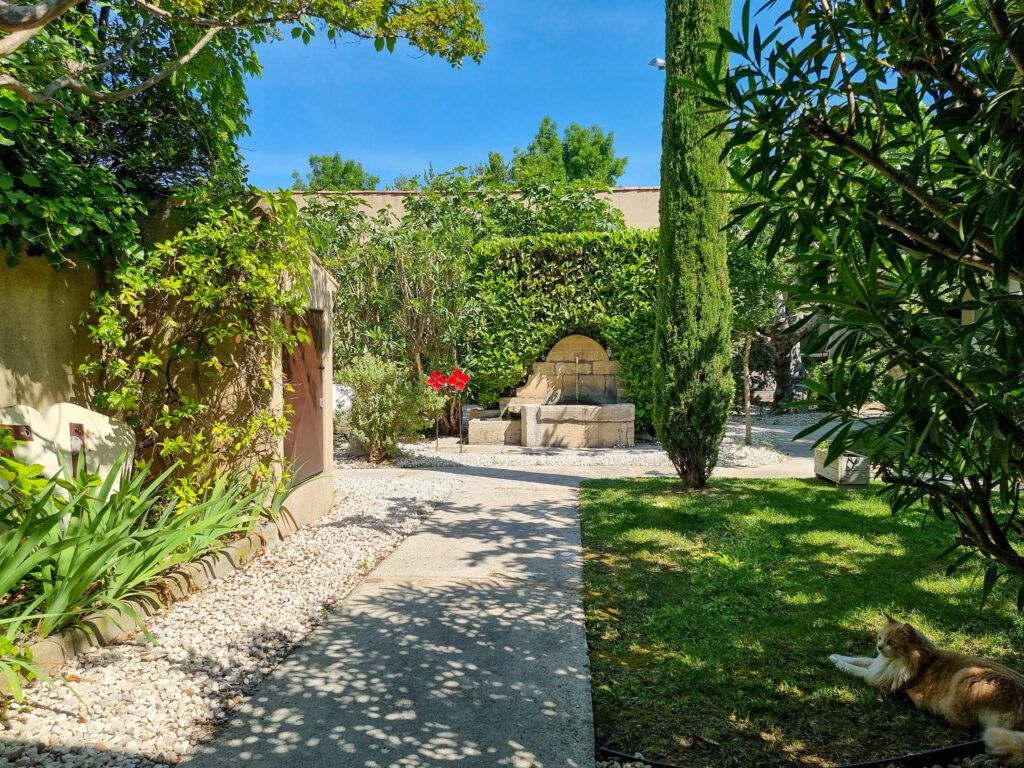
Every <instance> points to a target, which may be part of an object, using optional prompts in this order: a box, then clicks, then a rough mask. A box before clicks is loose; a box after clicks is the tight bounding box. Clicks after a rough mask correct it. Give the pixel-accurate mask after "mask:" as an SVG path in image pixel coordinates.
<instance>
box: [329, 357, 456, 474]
mask: <svg viewBox="0 0 1024 768" xmlns="http://www.w3.org/2000/svg"><path fill="white" fill-rule="evenodd" d="M338 379H339V381H340V382H341V383H343V384H346V385H348V386H349V387H351V388H352V391H353V394H352V409H351V410H350V411H349V415H348V422H349V427H350V429H351V431H352V435H353V436H354V437H355V438H356V439H357V440H359V441H360V442H362V443H363V444H364V445H365V446H366V449H367V451H368V453H369V455H370V461H383V460H385V459H390V458H393V457H394V456H395V454H396V453H397V451H398V443H399V442H401V441H402V440H409V439H412V438H414V437H416V436H417V435H419V434H422V433H423V431H424V430H426V429H427V428H428V427H429V426H430V425H431V423H432V422H433V420H434V419H435V418H437V416H438V414H439V413H440V410H441V406H442V405H443V402H444V401H443V400H442V399H441V397H439V396H438V395H437V394H436V393H434V392H433V391H432V390H430V389H429V388H428V387H427V384H426V382H425V381H422V380H419V379H417V378H415V377H413V376H411V375H410V374H409V373H408V372H406V371H405V369H403V368H402V367H400V366H399V365H397V364H396V363H391V362H385V361H383V360H381V359H380V358H378V357H375V356H374V355H363V356H362V357H358V358H356V359H355V360H353V361H352V362H351V363H349V364H348V365H347V366H346V367H345V368H344V369H342V371H341V374H340V375H339V376H338Z"/></svg>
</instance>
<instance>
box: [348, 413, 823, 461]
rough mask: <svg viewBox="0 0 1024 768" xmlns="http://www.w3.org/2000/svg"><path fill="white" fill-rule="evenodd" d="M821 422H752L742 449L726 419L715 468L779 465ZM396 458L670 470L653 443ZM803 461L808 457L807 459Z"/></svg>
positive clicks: (427, 450)
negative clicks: (799, 436)
mask: <svg viewBox="0 0 1024 768" xmlns="http://www.w3.org/2000/svg"><path fill="white" fill-rule="evenodd" d="M820 419H821V416H820V414H816V413H787V414H778V415H775V414H765V415H759V416H755V417H754V419H753V427H754V439H753V442H754V444H753V445H752V446H749V447H748V446H745V445H743V424H742V421H741V420H739V419H736V418H733V419H730V421H729V424H728V427H727V430H726V435H725V439H724V440H723V441H722V446H721V449H720V450H719V456H718V466H719V467H722V468H738V467H763V466H768V465H772V464H779V463H782V462H785V461H787V460H788V459H790V458H792V457H793V456H794V455H801V454H802V453H805V452H807V450H808V449H807V445H808V444H807V443H805V444H804V445H794V444H793V443H791V442H790V440H791V438H792V436H793V435H794V434H796V433H797V432H799V431H800V430H801V429H802V428H803V427H806V426H810V425H812V424H815V423H817V422H818V421H819V420H820ZM401 451H402V455H401V456H400V457H399V458H398V459H397V460H396V461H395V466H399V467H419V468H422V467H452V466H466V467H526V466H531V467H652V468H656V467H660V468H668V467H671V466H672V464H671V462H670V461H669V458H668V456H667V455H666V454H665V452H664V451H662V450H661V447H660V446H659V445H658V444H657V443H637V445H636V446H635V447H634V448H592V449H571V448H520V447H518V446H510V447H502V446H493V447H492V446H471V447H470V448H469V449H468V450H467V451H466V452H465V453H459V450H458V447H457V446H455V445H454V438H453V439H451V440H448V439H446V440H443V441H442V444H441V450H440V451H438V450H436V449H435V447H434V441H432V440H426V441H421V442H417V443H404V444H403V445H402V446H401ZM808 455H809V454H808ZM337 460H338V463H339V464H340V465H343V466H348V467H360V468H365V467H369V466H372V465H370V464H368V463H367V462H366V461H365V460H364V459H362V458H360V457H359V456H353V455H351V454H349V453H347V448H346V446H344V445H342V446H340V447H339V450H338V452H337Z"/></svg>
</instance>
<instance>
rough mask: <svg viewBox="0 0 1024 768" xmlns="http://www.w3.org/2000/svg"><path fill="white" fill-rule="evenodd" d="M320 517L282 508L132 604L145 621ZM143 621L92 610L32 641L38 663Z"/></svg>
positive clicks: (2, 686)
mask: <svg viewBox="0 0 1024 768" xmlns="http://www.w3.org/2000/svg"><path fill="white" fill-rule="evenodd" d="M330 509H331V506H330V505H326V508H325V509H323V510H322V513H321V514H319V515H316V517H317V518H318V517H321V516H322V515H323V514H327V512H329V511H330ZM313 519H315V518H309V517H305V518H304V519H302V520H301V521H300V520H298V519H296V516H295V515H293V514H292V513H290V512H289V511H288V509H287V507H285V508H282V510H281V514H280V515H279V519H278V520H277V521H276V522H275V521H272V520H265V521H263V522H261V523H258V524H257V525H256V527H255V528H253V531H252V533H250V534H249V535H248V536H246V537H245V538H243V539H236V540H235V541H232V542H230V543H228V544H226V545H224V546H223V547H221V548H220V549H218V550H215V551H213V552H208V553H207V554H205V555H203V556H202V557H200V558H199V559H198V560H195V561H193V562H191V563H186V564H185V565H180V566H177V567H176V568H173V569H171V570H170V571H168V572H167V573H165V574H163V575H162V576H160V577H159V578H157V579H155V580H154V581H153V582H151V583H150V584H149V585H147V586H146V587H144V588H143V591H144V593H145V594H142V595H137V596H135V597H131V598H128V599H127V600H125V603H127V604H128V605H130V606H131V607H132V609H133V610H135V612H136V613H138V615H139V617H140V618H141V619H142V620H143V621H145V620H146V619H149V618H152V617H153V616H155V615H156V614H158V613H160V612H161V611H163V610H166V609H167V608H169V607H170V606H171V605H173V604H174V603H176V602H178V601H179V600H182V599H184V598H185V597H188V596H189V595H190V594H192V593H193V592H198V591H199V590H201V589H203V588H205V587H206V586H207V585H208V584H210V583H211V582H213V581H216V580H217V579H222V578H224V577H225V576H228V575H230V574H232V573H234V572H235V571H238V570H241V569H242V568H244V567H245V565H246V564H247V563H248V562H249V561H251V560H252V559H253V558H254V557H256V556H257V555H259V554H261V553H263V552H265V551H267V550H269V549H272V548H274V547H275V546H277V545H278V544H279V543H281V542H282V541H284V540H285V539H286V538H288V537H289V536H291V535H292V534H293V533H295V532H296V531H297V530H299V528H302V527H304V526H305V525H308V524H309V523H310V522H312V520H313ZM138 631H139V626H138V624H137V623H136V621H135V620H134V619H132V618H131V617H130V616H128V615H127V614H125V613H124V612H123V611H120V610H110V611H102V612H96V613H91V614H89V615H87V616H86V617H85V618H84V619H82V621H81V622H80V623H79V624H78V625H76V626H73V627H69V628H68V629H65V630H63V631H61V632H58V633H56V634H54V635H51V636H50V637H47V638H46V639H44V640H39V641H37V642H35V643H32V644H31V645H29V646H28V651H29V652H30V653H31V654H32V664H33V665H34V666H35V667H37V668H38V669H39V670H40V671H42V672H44V673H45V674H47V675H51V674H53V673H54V672H55V671H56V670H58V669H59V668H60V667H62V666H63V665H64V664H66V663H67V662H68V661H70V660H71V659H73V658H74V657H75V656H78V655H79V654H82V653H85V652H86V651H89V650H92V649H93V648H98V647H102V646H106V645H110V644H111V643H113V642H114V641H115V640H118V639H121V638H122V637H126V636H127V635H130V634H134V633H135V632H138ZM10 693H11V689H10V685H9V683H8V682H7V680H6V679H4V678H3V677H0V695H9V694H10Z"/></svg>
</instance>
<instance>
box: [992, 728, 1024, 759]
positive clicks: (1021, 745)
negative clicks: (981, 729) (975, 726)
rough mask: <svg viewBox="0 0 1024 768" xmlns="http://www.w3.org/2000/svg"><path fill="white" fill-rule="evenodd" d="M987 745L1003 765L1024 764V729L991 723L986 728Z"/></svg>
mask: <svg viewBox="0 0 1024 768" xmlns="http://www.w3.org/2000/svg"><path fill="white" fill-rule="evenodd" d="M984 735H985V747H986V748H987V750H988V753H989V754H990V755H993V756H994V757H997V758H999V762H1001V763H1002V764H1003V765H1024V731H1011V730H1009V729H1008V728H1000V727H999V726H998V725H990V726H989V727H988V728H986V729H985V734H984Z"/></svg>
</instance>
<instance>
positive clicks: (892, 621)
mask: <svg viewBox="0 0 1024 768" xmlns="http://www.w3.org/2000/svg"><path fill="white" fill-rule="evenodd" d="M882 616H884V617H885V621H886V623H888V624H895V623H896V619H894V618H893V617H892V616H890V615H889V614H888V613H886V612H885V611H882Z"/></svg>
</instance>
